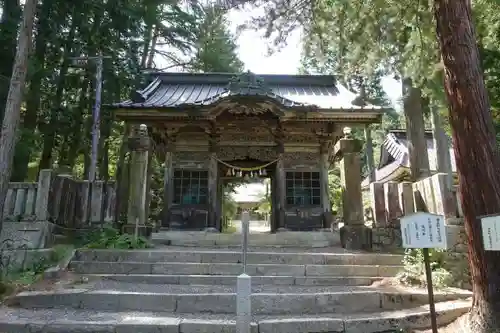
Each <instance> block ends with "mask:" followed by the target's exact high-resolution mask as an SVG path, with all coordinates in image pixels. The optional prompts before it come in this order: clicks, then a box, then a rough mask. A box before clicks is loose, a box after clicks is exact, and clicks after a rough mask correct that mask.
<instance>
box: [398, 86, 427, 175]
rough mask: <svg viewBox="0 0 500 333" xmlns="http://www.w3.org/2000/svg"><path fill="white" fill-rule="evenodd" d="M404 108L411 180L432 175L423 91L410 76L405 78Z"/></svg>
mask: <svg viewBox="0 0 500 333" xmlns="http://www.w3.org/2000/svg"><path fill="white" fill-rule="evenodd" d="M403 109H404V113H405V118H406V133H407V136H408V142H409V145H408V154H409V158H410V171H411V178H412V179H411V180H412V181H417V180H419V179H421V178H425V177H429V176H430V168H429V154H428V151H427V139H426V137H425V123H424V114H423V112H422V92H421V90H420V89H419V88H416V87H415V86H414V85H413V82H412V80H411V79H410V78H404V79H403Z"/></svg>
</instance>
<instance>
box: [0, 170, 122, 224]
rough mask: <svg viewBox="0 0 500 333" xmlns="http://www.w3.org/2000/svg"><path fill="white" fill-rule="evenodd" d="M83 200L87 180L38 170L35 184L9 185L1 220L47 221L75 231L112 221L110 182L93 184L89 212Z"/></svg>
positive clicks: (112, 192)
mask: <svg viewBox="0 0 500 333" xmlns="http://www.w3.org/2000/svg"><path fill="white" fill-rule="evenodd" d="M87 201H88V181H85V180H79V179H74V178H72V177H71V176H68V175H55V174H54V173H53V171H52V170H41V171H40V175H39V180H38V182H37V183H14V182H11V183H10V184H9V190H8V192H7V197H6V199H5V206H4V212H3V217H4V220H5V221H51V222H52V223H55V224H57V225H59V226H61V227H66V228H75V229H79V228H86V227H89V224H94V223H101V222H108V221H113V220H114V215H115V204H116V193H115V184H114V182H106V183H105V182H103V181H96V182H95V183H94V184H93V186H92V196H91V204H90V210H89V209H88V208H87V207H88V205H87ZM89 213H90V218H88V217H87V216H88V214H89Z"/></svg>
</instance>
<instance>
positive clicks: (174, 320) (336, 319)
mask: <svg viewBox="0 0 500 333" xmlns="http://www.w3.org/2000/svg"><path fill="white" fill-rule="evenodd" d="M400 265H401V256H398V255H389V254H378V253H377V254H374V253H370V254H368V253H349V252H346V251H344V250H342V249H339V248H331V247H329V248H314V249H308V250H305V249H304V248H296V247H281V248H276V247H274V248H273V247H269V246H268V247H264V248H263V247H251V248H250V249H249V253H248V268H247V271H248V274H249V275H251V276H252V283H253V295H252V312H253V314H254V316H253V326H252V332H253V333H375V332H391V330H395V329H398V328H411V329H421V328H427V327H429V325H430V324H429V315H428V306H427V305H426V304H427V294H426V292H425V291H424V290H419V289H402V288H398V287H392V286H376V285H373V286H372V284H373V282H376V281H378V280H381V279H382V278H383V277H391V276H394V275H395V274H396V273H397V272H398V271H399V270H400V269H401V266H400ZM70 268H71V269H72V270H73V271H74V273H75V274H76V275H75V276H76V279H75V278H74V279H73V280H72V281H71V282H63V281H61V282H60V283H59V284H56V285H54V286H53V287H52V288H51V289H50V290H46V291H26V292H22V293H20V294H18V295H17V296H15V297H14V298H13V299H12V300H11V302H10V307H4V308H3V309H2V310H1V311H0V332H2V333H11V332H12V333H14V332H15V333H28V332H29V333H41V332H51V333H63V332H64V333H68V332H79V333H84V332H88V333H90V332H92V333H101V332H102V333H104V332H106V333H108V332H109V333H110V332H113V333H128V332H134V333H150V332H151V333H152V332H155V333H158V332H162V333H223V332H224V333H226V332H235V309H236V291H235V285H236V276H237V275H239V274H240V273H241V272H242V265H241V254H240V252H239V250H238V249H235V248H231V247H227V246H217V245H211V246H209V247H191V248H190V247H181V246H169V247H164V248H157V249H153V250H133V251H118V250H81V251H78V252H77V253H76V254H75V257H74V258H73V260H72V262H71V264H70ZM435 297H436V301H437V302H438V303H437V305H436V308H437V311H438V313H439V317H438V322H439V323H440V324H447V323H449V322H451V321H452V320H454V319H455V318H457V317H458V316H460V315H461V314H464V313H465V312H466V311H467V310H468V307H469V305H470V303H469V301H468V300H467V298H468V297H470V294H469V293H468V292H465V291H461V290H450V291H447V292H442V291H441V292H436V296H435Z"/></svg>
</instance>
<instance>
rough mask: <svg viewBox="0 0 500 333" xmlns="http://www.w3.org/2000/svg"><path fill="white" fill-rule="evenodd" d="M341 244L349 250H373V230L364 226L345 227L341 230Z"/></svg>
mask: <svg viewBox="0 0 500 333" xmlns="http://www.w3.org/2000/svg"><path fill="white" fill-rule="evenodd" d="M340 243H341V244H342V247H343V248H346V249H349V250H371V248H372V229H371V228H369V227H367V226H365V225H364V224H357V225H356V224H355V225H344V226H343V227H342V228H340Z"/></svg>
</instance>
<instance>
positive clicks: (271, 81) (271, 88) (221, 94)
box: [112, 73, 381, 110]
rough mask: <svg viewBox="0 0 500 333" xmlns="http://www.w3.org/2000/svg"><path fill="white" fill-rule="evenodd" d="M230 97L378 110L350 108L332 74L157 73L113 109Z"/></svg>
mask: <svg viewBox="0 0 500 333" xmlns="http://www.w3.org/2000/svg"><path fill="white" fill-rule="evenodd" d="M231 96H261V97H264V98H268V99H272V100H274V101H276V102H278V103H280V104H281V105H283V106H284V107H314V108H318V109H348V110H351V109H355V110H361V109H365V110H379V109H381V108H380V107H377V106H374V105H370V104H366V105H364V106H357V105H353V104H352V101H353V100H354V99H355V98H356V95H355V94H354V93H352V92H350V91H348V90H347V89H346V88H344V87H342V86H340V85H338V84H337V83H336V80H335V77H334V76H331V75H255V74H252V73H243V74H240V75H235V74H227V73H204V74H194V73H159V74H156V77H155V78H154V80H152V82H151V83H150V84H149V85H148V86H147V87H146V88H144V89H142V90H138V91H136V92H135V93H134V95H133V97H132V98H131V99H130V100H127V101H124V102H121V103H117V104H114V105H112V106H113V107H114V108H130V109H132V108H155V109H159V108H182V107H186V106H202V105H210V104H213V103H216V102H218V101H220V100H222V99H224V98H227V97H231Z"/></svg>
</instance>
